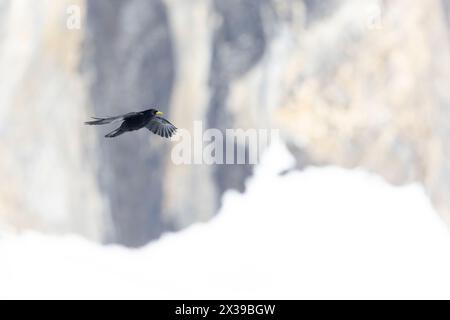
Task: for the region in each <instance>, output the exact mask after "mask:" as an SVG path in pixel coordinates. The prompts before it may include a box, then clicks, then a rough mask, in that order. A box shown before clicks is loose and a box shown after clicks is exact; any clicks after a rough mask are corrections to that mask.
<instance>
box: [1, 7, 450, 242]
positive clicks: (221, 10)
mask: <svg viewBox="0 0 450 320" xmlns="http://www.w3.org/2000/svg"><path fill="white" fill-rule="evenodd" d="M73 6H75V8H79V10H80V14H81V17H82V21H81V27H80V29H71V28H68V26H67V19H68V17H69V16H70V14H73V12H71V11H70V10H69V11H68V8H70V7H73ZM0 26H1V28H0V71H1V73H0V154H1V157H0V179H1V180H0V229H1V228H11V229H12V230H23V229H29V228H31V229H37V230H42V231H45V232H54V233H61V232H78V233H81V234H84V235H85V236H87V237H90V238H93V239H97V240H100V241H106V242H118V243H122V244H125V245H129V246H139V245H142V244H145V243H147V242H148V241H150V240H151V239H154V238H156V237H158V236H159V235H160V234H161V233H162V232H164V231H166V230H176V229H180V228H182V227H185V226H187V225H188V224H190V223H192V222H194V221H205V220H208V219H209V218H210V217H212V215H213V214H214V213H215V212H216V211H217V209H218V207H219V205H220V197H221V195H222V194H223V192H224V191H225V190H227V189H229V188H235V189H239V190H243V189H244V182H245V179H246V178H247V177H248V176H249V175H250V174H251V172H252V168H251V167H250V166H222V165H220V166H202V165H193V166H175V165H173V164H172V163H171V161H170V150H171V149H170V148H171V143H170V142H167V141H162V140H161V139H155V138H154V137H152V136H150V135H149V134H148V132H145V131H142V132H138V133H136V134H132V135H124V136H123V137H121V138H120V139H116V140H105V139H103V135H104V134H105V133H106V130H108V129H109V128H94V129H93V128H86V127H84V125H83V121H84V120H86V119H87V118H88V117H89V116H92V115H98V116H108V115H114V114H117V113H125V112H129V111H130V110H131V111H134V110H140V109H143V108H144V107H147V106H158V107H159V109H161V110H162V111H164V112H165V113H166V114H167V115H168V117H169V118H170V119H171V120H173V122H174V123H175V124H177V126H178V127H181V128H185V129H187V130H190V129H192V126H193V121H194V120H202V121H204V123H205V126H206V127H214V128H219V129H225V128H237V127H238V128H279V129H281V135H282V138H283V139H284V140H285V141H286V143H287V144H288V146H289V148H290V149H291V150H292V152H293V153H294V155H295V156H296V158H297V159H298V166H299V168H302V167H304V166H307V165H327V164H336V165H341V166H344V167H348V168H352V167H363V168H366V169H368V170H371V171H374V172H377V173H379V174H381V175H383V176H384V177H385V178H386V179H388V180H389V181H391V182H392V183H396V184H403V183H409V182H414V181H419V182H421V183H423V184H424V186H425V187H426V189H427V191H428V193H429V194H430V197H431V198H432V199H433V202H434V203H435V205H436V206H437V207H438V209H439V211H440V212H441V213H442V216H443V217H444V218H445V219H447V220H448V221H449V222H450V163H449V162H448V161H446V160H447V159H448V158H449V153H450V141H449V139H447V137H449V136H450V117H449V116H450V114H449V111H450V3H449V1H448V0H429V1H419V0H409V1H407V0H390V1H382V0H358V1H356V0H330V1H319V0H227V1H223V0H190V1H186V0H76V1H75V0H60V1H50V0H14V1H13V0H0ZM241 147H243V146H241ZM261 201H263V199H262V200H261ZM299 201H301V195H299Z"/></svg>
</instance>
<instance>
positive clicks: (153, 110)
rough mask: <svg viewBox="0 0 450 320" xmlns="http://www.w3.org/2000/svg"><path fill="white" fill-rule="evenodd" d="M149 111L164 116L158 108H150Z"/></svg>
mask: <svg viewBox="0 0 450 320" xmlns="http://www.w3.org/2000/svg"><path fill="white" fill-rule="evenodd" d="M149 111H150V113H151V114H152V115H154V116H163V115H164V113H162V112H161V111H159V110H156V109H150V110H149Z"/></svg>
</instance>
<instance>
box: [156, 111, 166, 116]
mask: <svg viewBox="0 0 450 320" xmlns="http://www.w3.org/2000/svg"><path fill="white" fill-rule="evenodd" d="M156 115H157V116H163V115H164V113H162V112H161V111H158V112H157V113H156Z"/></svg>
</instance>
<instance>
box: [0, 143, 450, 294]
mask: <svg viewBox="0 0 450 320" xmlns="http://www.w3.org/2000/svg"><path fill="white" fill-rule="evenodd" d="M291 164H292V159H291V158H290V157H289V155H288V153H287V151H286V150H285V148H284V147H283V146H281V145H280V146H274V147H272V148H271V149H270V151H269V152H268V154H267V155H266V157H265V158H264V159H263V163H262V165H261V166H260V167H259V168H257V170H256V172H255V176H254V177H252V178H251V179H250V180H249V181H248V185H247V187H248V188H247V189H248V190H247V192H246V194H244V195H241V194H238V193H234V192H228V193H227V194H226V195H225V197H224V204H223V207H222V209H221V212H220V213H219V214H218V215H217V217H216V218H215V219H213V220H212V221H211V222H210V223H207V224H197V225H194V226H192V227H190V228H188V229H187V230H185V231H183V232H180V233H177V234H168V235H166V236H164V237H163V238H162V239H160V240H159V241H156V242H154V243H152V244H150V245H149V246H147V247H145V248H143V249H139V250H128V249H125V248H121V247H116V246H113V247H102V246H99V245H96V244H93V243H90V242H87V241H85V240H83V239H81V238H78V237H75V236H74V237H60V238H58V237H49V236H43V235H39V234H32V233H30V234H24V235H21V236H7V237H3V238H0V261H1V264H0V298H5V297H6V298H11V297H25V298H31V297H32V298H194V299H196V298H450V273H449V272H448V270H450V236H449V232H448V231H447V229H446V227H445V225H444V224H443V223H442V222H441V221H440V220H439V218H438V216H437V214H436V213H435V212H434V211H433V209H432V207H431V204H430V202H429V200H428V199H427V197H426V196H425V194H424V192H423V190H422V188H421V187H419V186H408V187H401V188H398V187H393V186H390V185H388V184H387V183H385V182H384V181H383V180H382V179H381V178H379V177H377V176H373V175H371V174H368V173H366V172H363V171H348V170H343V169H338V168H333V167H330V168H310V169H307V170H306V171H304V172H295V171H294V172H290V173H286V174H284V175H279V173H280V172H282V171H283V170H285V169H287V168H289V166H290V165H291Z"/></svg>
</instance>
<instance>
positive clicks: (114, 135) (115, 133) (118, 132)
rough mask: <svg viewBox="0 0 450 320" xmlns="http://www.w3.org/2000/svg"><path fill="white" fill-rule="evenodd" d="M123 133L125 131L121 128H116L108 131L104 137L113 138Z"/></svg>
mask: <svg viewBox="0 0 450 320" xmlns="http://www.w3.org/2000/svg"><path fill="white" fill-rule="evenodd" d="M123 133H125V131H123V130H122V128H118V129H116V130H114V131H113V132H110V133H108V134H107V135H106V136H105V138H115V137H117V136H120V135H121V134H123Z"/></svg>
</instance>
